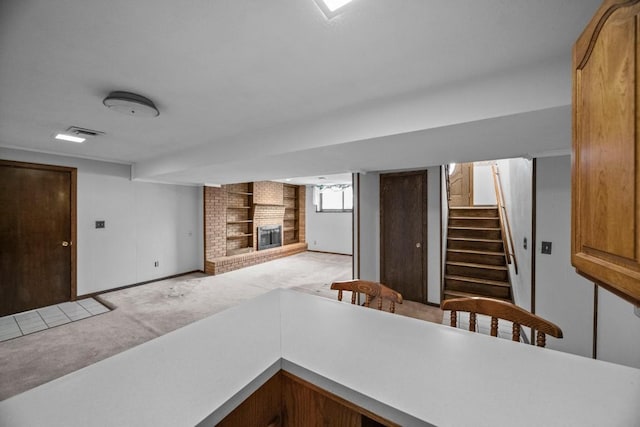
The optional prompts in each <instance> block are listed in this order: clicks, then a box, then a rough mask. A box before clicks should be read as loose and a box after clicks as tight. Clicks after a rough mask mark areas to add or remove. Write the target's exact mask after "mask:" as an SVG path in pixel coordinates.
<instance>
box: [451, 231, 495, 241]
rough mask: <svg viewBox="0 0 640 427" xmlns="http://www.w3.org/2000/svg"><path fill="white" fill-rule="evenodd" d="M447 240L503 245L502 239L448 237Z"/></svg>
mask: <svg viewBox="0 0 640 427" xmlns="http://www.w3.org/2000/svg"><path fill="white" fill-rule="evenodd" d="M483 230H484V229H483ZM447 239H449V240H457V241H465V242H485V243H502V240H500V239H480V238H475V237H447Z"/></svg>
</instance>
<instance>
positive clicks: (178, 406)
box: [0, 290, 640, 427]
mask: <svg viewBox="0 0 640 427" xmlns="http://www.w3.org/2000/svg"><path fill="white" fill-rule="evenodd" d="M279 366H282V367H283V368H285V369H288V368H291V369H290V370H292V373H294V374H297V375H300V376H303V377H305V379H307V380H310V381H312V382H316V383H318V385H320V386H324V387H325V388H328V389H329V390H330V391H334V392H335V393H336V394H339V395H341V396H342V397H345V398H350V399H351V400H353V401H354V402H355V403H357V404H361V405H362V406H365V407H367V409H370V410H374V411H376V412H377V413H379V414H380V415H382V416H386V417H387V418H389V419H395V420H397V421H399V422H404V424H405V425H406V424H407V423H408V421H406V420H408V419H418V420H423V421H424V425H428V424H429V423H430V424H434V425H438V426H468V425H473V426H482V425H486V426H513V425H518V426H526V425H531V426H543V425H544V426H554V425H558V426H560V425H561V426H572V425H576V426H640V370H637V369H633V368H629V367H624V366H620V365H614V364H611V363H606V362H601V361H596V360H592V359H587V358H583V357H579V356H574V355H571V354H567V353H561V352H557V351H553V350H550V349H541V348H537V347H533V346H529V345H524V344H519V343H514V342H511V341H508V340H502V339H496V338H492V337H487V336H484V335H480V334H473V333H470V332H467V331H463V330H457V329H454V328H451V327H448V326H443V325H436V324H433V323H429V322H425V321H421V320H416V319H411V318H407V317H403V316H399V315H393V314H389V313H385V312H379V311H377V310H373V309H367V308H363V307H358V306H352V305H350V304H346V303H339V302H337V301H332V300H328V299H325V298H321V297H317V296H311V295H306V294H302V293H298V292H295V291H288V290H275V291H272V292H269V293H268V294H266V295H263V296H260V297H258V298H256V299H254V300H251V301H249V302H247V303H244V304H242V305H240V306H237V307H234V308H231V309H229V310H226V311H224V312H222V313H218V314H216V315H214V316H211V317H209V318H207V319H204V320H201V321H199V322H196V323H193V324H191V325H188V326H186V327H184V328H181V329H178V330H176V331H174V332H171V333H169V334H167V335H164V336H162V337H159V338H157V339H154V340H152V341H149V342H147V343H145V344H142V345H140V346H138V347H134V348H132V349H130V350H128V351H125V352H123V353H120V354H118V355H116V356H113V357H111V358H108V359H105V360H103V361H101V362H98V363H96V364H94V365H91V366H88V367H87V368H84V369H81V370H79V371H76V372H74V373H72V374H69V375H66V376H64V377H62V378H59V379H57V380H54V381H51V382H50V383H47V384H44V385H42V386H40V387H37V388H35V389H32V390H29V391H27V392H25V393H22V394H20V395H17V396H14V397H12V398H9V399H7V400H5V401H3V402H0V425H1V426H40V425H55V426H58V425H60V426H62V425H64V426H69V427H71V426H83V427H85V426H112V425H117V426H129V425H131V426H134V425H135V426H146V425H149V426H150V425H153V426H165V425H166V426H193V425H196V424H198V423H200V422H202V421H203V420H205V419H206V422H205V423H203V424H210V423H215V421H216V420H219V419H221V418H222V417H224V416H225V415H226V414H227V413H228V412H229V411H230V410H231V409H232V407H233V406H234V405H235V404H236V403H239V401H240V399H241V397H243V396H244V395H246V394H248V393H249V392H250V391H252V390H253V389H255V388H257V387H258V386H259V385H260V384H261V382H263V381H264V380H266V378H267V377H268V376H265V375H266V374H268V375H270V373H271V372H273V371H274V369H275V370H277V368H278V367H279ZM296 369H297V371H296ZM265 371H266V373H265ZM305 374H306V375H305ZM256 378H259V380H256ZM247 386H249V387H247ZM390 408H395V410H390ZM411 417H414V418H411Z"/></svg>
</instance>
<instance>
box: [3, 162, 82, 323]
mask: <svg viewBox="0 0 640 427" xmlns="http://www.w3.org/2000/svg"><path fill="white" fill-rule="evenodd" d="M75 173H76V172H75V169H71V168H61V167H55V166H44V165H33V164H27V163H18V162H6V161H0V316H4V315H7V314H13V313H18V312H21V311H25V310H30V309H34V308H38V307H44V306H47V305H51V304H57V303H60V302H64V301H69V300H70V299H71V298H72V297H74V298H75V289H74V288H75V271H74V268H75V250H74V248H75V246H73V242H74V240H75V197H74V196H75Z"/></svg>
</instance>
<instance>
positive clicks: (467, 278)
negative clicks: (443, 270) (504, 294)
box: [444, 274, 511, 288]
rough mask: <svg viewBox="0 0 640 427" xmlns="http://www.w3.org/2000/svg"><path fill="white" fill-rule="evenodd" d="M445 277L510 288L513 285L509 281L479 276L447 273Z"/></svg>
mask: <svg viewBox="0 0 640 427" xmlns="http://www.w3.org/2000/svg"><path fill="white" fill-rule="evenodd" d="M444 278H445V280H446V279H450V280H459V281H464V282H473V283H478V284H481V285H488V286H501V287H504V288H510V287H511V285H510V284H509V282H500V281H497V280H489V279H479V278H477V277H468V276H454V275H450V274H446V275H445V276H444Z"/></svg>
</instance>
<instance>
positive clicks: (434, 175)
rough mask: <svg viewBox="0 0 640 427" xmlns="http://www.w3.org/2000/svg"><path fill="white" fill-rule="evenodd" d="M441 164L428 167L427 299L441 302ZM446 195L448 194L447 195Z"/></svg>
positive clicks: (435, 302) (436, 302) (432, 301)
mask: <svg viewBox="0 0 640 427" xmlns="http://www.w3.org/2000/svg"><path fill="white" fill-rule="evenodd" d="M441 188H442V186H441V184H440V166H436V167H431V168H428V169H427V238H428V245H427V257H428V258H427V301H429V302H431V303H434V304H438V305H439V304H440V287H441V282H442V264H441V263H440V246H441V245H440V213H441V211H442V209H441V205H440V202H441V199H442V197H441V192H440V189H441ZM445 197H446V196H445Z"/></svg>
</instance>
